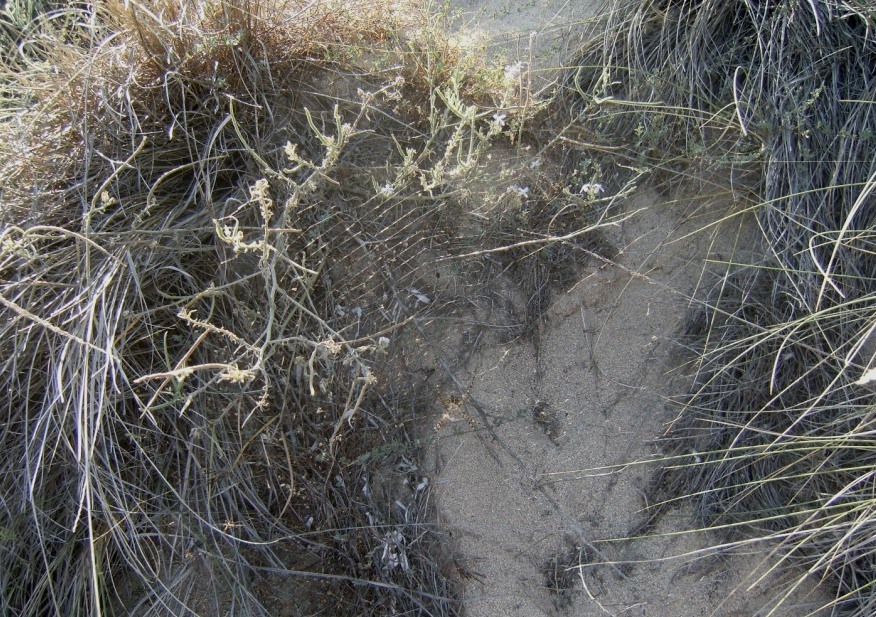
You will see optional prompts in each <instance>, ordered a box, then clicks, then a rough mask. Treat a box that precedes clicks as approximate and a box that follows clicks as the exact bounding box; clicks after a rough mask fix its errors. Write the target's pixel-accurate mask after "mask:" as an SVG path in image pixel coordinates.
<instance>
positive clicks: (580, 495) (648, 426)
mask: <svg viewBox="0 0 876 617" xmlns="http://www.w3.org/2000/svg"><path fill="white" fill-rule="evenodd" d="M455 6H456V7H457V8H458V9H459V10H460V16H459V20H458V21H457V22H456V23H457V24H458V26H457V27H458V28H459V30H458V32H459V36H460V38H461V40H465V41H468V42H469V43H470V44H475V42H478V41H480V42H486V43H487V44H488V48H489V49H490V50H491V51H492V52H493V53H495V54H497V55H498V56H499V57H500V58H501V60H500V61H501V62H508V63H513V62H516V61H517V60H518V59H520V60H522V61H523V62H525V63H529V62H530V61H532V62H533V66H535V67H536V68H538V69H547V68H548V67H549V66H551V65H554V66H555V65H556V63H557V61H558V58H560V57H562V53H561V52H562V51H563V50H564V49H565V48H567V47H568V46H569V45H570V44H572V45H573V44H574V40H575V38H576V36H579V35H580V24H577V23H576V20H580V19H583V18H585V17H587V16H589V15H591V14H592V13H593V12H594V11H595V10H596V9H595V4H593V3H589V2H580V1H579V2H574V3H571V2H566V3H563V2H555V1H550V2H546V1H539V2H537V3H524V4H516V3H510V2H503V1H502V0H489V1H487V2H479V1H473V0H457V2H455ZM459 24H461V25H459ZM558 24H562V25H558ZM576 33H578V34H576ZM570 41H571V43H570ZM530 42H531V43H532V44H533V47H532V50H530ZM543 74H547V71H545V72H544V73H543ZM727 205H728V204H727V203H718V204H705V203H703V202H702V200H698V199H694V198H692V199H688V200H678V199H675V200H671V199H670V198H668V197H661V196H659V195H657V194H656V193H653V192H648V191H640V193H639V194H638V195H637V196H636V197H635V198H634V199H632V200H630V201H629V202H628V203H623V204H618V206H617V207H618V208H622V209H623V210H624V211H625V212H627V213H632V212H636V214H635V215H633V216H632V217H631V218H630V219H629V220H628V221H627V222H626V223H624V225H623V226H621V227H620V228H618V229H615V230H613V231H612V232H611V237H610V238H609V239H610V241H611V242H612V243H613V244H614V245H615V246H616V247H617V248H618V249H619V254H618V256H617V258H616V259H615V263H614V264H611V265H606V264H603V265H596V264H594V265H592V266H591V267H589V268H588V269H587V270H586V271H585V272H584V273H583V276H582V278H581V280H580V281H579V282H578V283H577V284H575V285H574V286H572V287H571V288H569V289H568V290H566V292H565V293H563V294H561V295H560V296H559V297H557V298H555V301H554V303H553V305H552V307H551V308H550V310H549V311H548V315H547V319H546V321H545V323H544V324H542V327H541V330H540V332H539V336H538V339H537V340H538V344H537V345H535V344H533V342H532V341H517V342H514V343H506V344H502V343H498V342H493V343H492V344H489V345H487V346H485V347H483V348H482V349H481V351H480V352H479V353H478V354H477V355H476V356H475V357H474V358H472V359H471V361H470V362H469V363H468V365H467V366H466V367H464V370H463V371H462V373H461V377H462V378H463V379H464V380H465V385H466V386H467V388H468V394H469V396H470V398H471V400H473V401H476V402H478V403H479V404H480V405H481V407H482V409H483V411H485V413H486V414H487V415H488V416H489V417H490V419H491V421H492V423H493V425H494V426H495V433H496V437H498V440H496V439H493V438H491V437H490V436H489V435H488V434H487V432H486V431H485V430H483V428H482V427H481V428H480V429H479V430H477V431H474V430H472V428H470V427H469V425H468V424H467V423H466V422H463V421H462V420H461V418H460V417H458V416H457V417H456V418H455V421H451V422H449V423H448V424H447V425H446V426H444V427H442V428H441V430H440V432H439V436H440V437H439V439H438V441H437V444H436V446H435V448H434V451H433V453H432V463H433V469H432V478H433V486H434V488H435V496H436V505H437V510H438V512H439V516H440V518H441V522H442V523H443V524H444V525H446V526H447V527H448V528H449V529H450V530H451V532H452V535H453V538H454V539H455V542H456V546H457V549H458V551H459V555H460V557H459V574H460V575H461V576H463V577H464V580H465V590H466V591H465V593H466V608H467V611H468V614H470V615H473V616H475V617H479V616H496V615H526V616H529V615H533V616H535V615H555V614H563V615H565V614H568V615H582V616H584V615H650V616H666V617H670V616H672V617H679V616H688V615H691V616H692V615H728V616H730V615H734V616H736V615H739V616H741V615H766V614H767V613H768V612H769V607H768V604H767V599H766V596H765V595H763V594H762V593H758V592H757V591H749V590H748V586H749V585H750V584H751V583H752V582H754V580H755V579H756V578H757V575H755V572H758V571H759V569H760V571H762V570H763V567H764V564H766V563H769V562H768V560H766V557H765V556H764V555H751V556H741V555H735V556H731V555H723V556H720V557H709V558H708V559H702V560H699V561H695V560H693V559H692V558H690V557H688V558H682V559H670V560H666V561H663V560H664V559H667V558H670V557H672V556H677V555H684V554H687V553H691V552H696V551H700V550H702V549H703V548H705V547H706V546H708V545H709V543H714V542H717V541H719V540H718V539H717V538H715V537H713V536H712V537H704V536H703V535H698V534H694V533H682V534H679V532H685V531H686V530H688V529H689V527H688V514H687V513H686V512H684V511H680V510H679V509H674V510H670V511H669V512H668V513H667V514H666V515H665V516H663V517H662V518H661V519H660V521H659V522H658V524H657V527H656V529H655V530H654V531H653V532H652V533H653V534H657V535H660V537H656V538H648V539H637V540H631V541H624V542H610V541H608V540H609V539H611V538H617V537H623V536H626V535H627V534H628V533H629V532H630V531H631V530H632V529H634V528H635V527H636V526H637V525H638V524H639V523H641V522H642V515H641V513H640V510H641V508H642V507H643V505H644V499H645V491H646V488H647V484H648V481H649V476H650V470H651V468H650V467H648V466H647V465H641V466H636V465H632V466H630V465H628V463H630V462H633V461H639V460H645V459H648V458H649V457H652V456H653V455H654V454H655V453H656V448H655V447H654V445H653V440H654V439H655V438H656V437H658V436H659V435H660V433H661V432H662V430H663V427H664V425H665V423H666V422H667V421H668V420H669V419H670V418H669V416H668V414H669V413H670V411H668V406H667V405H666V403H665V401H666V399H667V397H669V396H671V395H673V394H678V393H679V392H680V391H681V388H682V383H679V380H682V378H681V377H679V376H676V375H675V374H674V373H673V372H672V369H671V367H672V357H673V351H674V349H675V348H674V343H673V339H674V336H675V334H676V332H677V329H678V327H679V324H680V320H681V319H682V318H683V316H684V314H685V311H686V310H687V306H688V302H689V298H691V297H692V296H694V295H695V292H696V289H697V286H698V285H699V284H700V282H701V279H702V272H703V268H704V259H705V257H706V256H707V255H711V258H712V259H713V260H715V259H718V260H719V261H720V260H733V259H737V260H738V259H748V258H749V257H748V256H747V255H746V252H749V253H750V252H752V251H753V250H755V249H754V247H752V246H750V245H749V246H748V247H746V246H745V243H744V242H739V241H738V238H739V237H740V236H741V237H743V238H745V237H751V234H744V233H743V234H740V232H739V227H740V221H738V220H734V221H732V222H731V223H729V224H726V225H724V226H720V227H713V228H712V229H710V230H709V231H707V232H701V233H697V234H694V235H690V236H688V235H687V234H690V233H691V232H693V231H696V230H698V229H700V228H702V227H703V226H704V225H706V223H708V222H710V221H713V220H716V219H717V218H718V217H720V216H721V215H722V214H723V213H724V212H726V207H727ZM715 267H719V266H715ZM682 381H683V380H682ZM437 411H438V412H439V413H440V411H441V409H440V408H439V409H437ZM667 534H672V535H667ZM606 561H608V562H617V564H616V565H605V562H606ZM589 562H592V565H586V564H587V563H589ZM579 563H584V564H585V567H583V568H580V569H579V568H573V569H568V568H567V566H574V565H576V564H579ZM784 584H785V583H784V582H783V581H782V580H780V579H777V578H776V577H773V578H770V579H769V580H768V582H767V583H766V584H765V585H763V586H761V587H760V588H759V589H767V590H769V591H770V592H771V593H772V594H775V592H776V590H779V589H782V586H783V585H784ZM551 587H554V588H555V589H554V590H550V589H549V588H551ZM819 600H820V601H822V602H823V601H824V597H823V596H819V595H818V594H817V593H813V594H810V595H809V596H807V594H806V593H804V592H803V591H797V592H795V593H794V594H793V595H792V600H791V601H790V602H789V603H788V604H787V606H786V607H783V608H782V609H781V610H780V611H778V612H776V613H775V614H777V615H786V616H791V615H806V614H809V613H810V611H812V610H813V609H814V608H815V607H816V606H818V604H817V603H818V602H819Z"/></svg>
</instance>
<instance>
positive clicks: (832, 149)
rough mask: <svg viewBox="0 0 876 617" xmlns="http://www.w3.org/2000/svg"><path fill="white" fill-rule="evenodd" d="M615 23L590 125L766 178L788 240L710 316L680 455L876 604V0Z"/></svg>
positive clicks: (705, 482)
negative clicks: (875, 379)
mask: <svg viewBox="0 0 876 617" xmlns="http://www.w3.org/2000/svg"><path fill="white" fill-rule="evenodd" d="M604 25H606V26H607V27H606V30H605V34H604V36H603V37H601V38H599V39H595V40H594V41H593V42H592V43H591V44H590V45H589V46H587V47H585V48H584V49H583V50H582V53H581V58H580V61H579V62H578V64H579V68H578V69H577V70H576V71H573V72H572V73H571V74H570V75H569V79H568V81H567V86H568V87H567V89H566V97H567V101H568V102H569V104H570V105H571V107H572V109H573V110H574V113H575V114H577V116H576V117H577V118H579V119H580V120H581V122H582V124H584V125H585V126H586V127H587V130H588V131H589V132H591V133H594V134H598V135H607V136H610V135H617V134H618V133H617V132H618V131H621V133H620V134H622V135H630V134H632V135H635V136H636V137H637V139H636V141H635V143H634V144H629V143H625V144H616V143H614V142H612V141H611V139H610V138H606V139H604V141H603V142H602V143H601V145H602V146H603V147H604V148H605V149H610V150H611V152H613V153H618V154H621V155H623V156H624V157H625V158H626V159H627V160H628V161H630V162H632V163H633V164H634V165H637V166H641V167H644V168H649V169H655V170H657V171H658V172H661V173H660V174H659V177H662V178H667V177H668V178H669V179H670V180H672V179H674V178H679V177H683V176H690V175H700V176H701V175H703V173H704V172H705V173H706V174H708V173H714V172H715V171H718V172H720V173H723V174H725V175H726V174H727V173H728V172H729V173H734V172H736V171H738V170H743V171H747V172H750V171H752V170H755V171H757V172H758V173H757V177H758V178H759V180H758V181H757V182H756V183H755V184H754V186H753V187H752V188H754V189H755V190H756V194H757V196H756V198H755V203H754V204H753V205H752V206H751V207H750V208H748V209H749V210H752V211H755V212H756V214H757V218H758V222H759V225H760V228H761V231H762V234H763V237H764V240H765V245H766V246H767V247H768V249H769V254H767V255H764V260H763V261H762V262H761V263H756V264H748V265H745V264H742V265H735V266H733V267H731V268H730V270H729V272H726V273H725V275H723V276H720V277H718V278H717V280H715V282H714V286H713V288H712V290H711V293H710V294H709V295H708V297H706V298H703V299H702V300H703V302H702V306H701V309H700V310H699V311H698V312H697V313H696V314H695V315H692V317H691V320H690V326H689V331H688V332H687V334H688V336H689V339H688V342H689V344H690V345H691V347H692V348H693V349H695V350H696V354H695V358H694V359H693V361H692V364H691V366H692V368H693V369H694V370H695V387H694V389H693V392H692V394H691V396H690V397H689V398H688V399H687V401H686V402H685V404H684V405H683V407H682V409H681V412H680V415H679V417H678V419H677V420H676V422H675V423H674V425H673V427H672V429H671V430H670V432H669V433H668V436H667V437H668V440H669V441H668V444H667V447H668V452H669V453H670V454H672V455H673V456H671V457H669V458H668V459H667V466H668V467H670V468H671V469H672V470H674V477H675V480H676V482H677V483H678V485H677V486H680V487H681V488H680V489H679V490H680V491H681V494H682V495H686V496H687V498H688V499H691V500H692V501H693V502H694V504H696V506H697V508H698V510H699V512H700V514H701V516H702V520H703V521H704V522H705V523H706V524H707V525H708V526H709V527H711V528H714V529H719V530H723V531H726V532H728V533H730V532H732V534H731V544H733V543H738V544H740V545H744V544H747V543H750V542H757V541H769V542H772V543H773V546H774V547H775V546H778V548H779V551H778V554H780V555H781V556H782V557H781V559H780V560H779V563H780V564H782V563H785V562H789V561H792V562H794V563H796V564H798V565H800V566H802V568H803V569H804V570H805V571H808V572H809V573H812V574H814V575H816V576H818V577H821V578H823V579H825V580H827V581H829V582H830V583H831V584H832V585H833V586H834V588H835V590H836V596H835V601H834V603H833V606H834V607H835V610H836V611H837V613H838V614H845V615H870V614H872V613H873V610H874V607H876V599H874V598H876V595H874V593H873V588H874V578H873V572H874V567H876V550H874V547H873V542H872V539H873V537H874V533H876V501H874V495H873V491H872V485H873V477H872V476H873V469H874V465H876V448H874V446H873V439H872V434H873V430H874V418H876V416H874V409H876V399H874V391H873V389H872V382H870V383H867V382H868V381H869V377H868V376H871V375H872V369H873V366H874V362H876V356H874V351H876V349H874V345H873V340H874V338H873V337H874V327H876V278H874V272H876V259H874V256H876V207H874V204H873V197H872V192H873V188H874V186H876V185H874V179H876V163H874V159H873V152H874V147H876V124H874V123H876V116H874V114H873V104H874V101H876V91H874V83H876V79H874V78H876V73H874V67H876V47H874V43H873V37H872V31H873V26H874V22H873V12H872V9H871V8H870V7H869V5H868V4H867V3H864V2H854V1H849V0H846V1H825V0H818V1H810V2H795V1H788V2H768V3H763V2H752V1H749V0H734V1H732V2H716V1H711V0H697V1H689V0H683V1H682V0H679V1H669V2H667V1H656V0H643V1H633V2H615V3H613V4H612V5H611V10H610V11H609V12H608V13H607V16H606V19H605V23H604ZM582 130H584V129H582ZM591 137H592V136H591ZM593 140H595V141H598V140H597V139H596V137H593ZM628 164H629V163H628ZM801 581H802V578H801ZM792 592H793V590H792V591H791V592H788V593H789V594H790V593H792ZM787 597H788V596H785V598H787Z"/></svg>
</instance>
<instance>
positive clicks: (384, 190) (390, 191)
mask: <svg viewBox="0 0 876 617" xmlns="http://www.w3.org/2000/svg"><path fill="white" fill-rule="evenodd" d="M380 194H381V195H382V196H384V197H392V196H393V195H394V194H395V188H394V187H393V186H392V184H390V183H389V182H387V183H386V184H384V185H383V186H382V187H381V188H380Z"/></svg>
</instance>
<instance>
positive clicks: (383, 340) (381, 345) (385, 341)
mask: <svg viewBox="0 0 876 617" xmlns="http://www.w3.org/2000/svg"><path fill="white" fill-rule="evenodd" d="M377 347H378V349H382V350H385V349H386V348H387V347H389V338H387V337H385V336H381V337H380V338H379V339H377Z"/></svg>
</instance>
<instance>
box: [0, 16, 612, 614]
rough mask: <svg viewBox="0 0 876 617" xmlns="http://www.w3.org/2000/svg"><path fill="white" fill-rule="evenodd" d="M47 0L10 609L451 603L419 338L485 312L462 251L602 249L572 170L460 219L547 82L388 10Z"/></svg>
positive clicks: (9, 202)
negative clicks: (518, 211)
mask: <svg viewBox="0 0 876 617" xmlns="http://www.w3.org/2000/svg"><path fill="white" fill-rule="evenodd" d="M22 6H23V5H15V7H17V9H22V10H21V11H19V12H18V13H15V15H17V17H16V18H15V20H13V22H14V23H13V22H10V23H13V26H14V27H12V26H10V28H11V29H7V30H5V31H4V32H6V34H7V35H9V32H12V34H11V35H9V36H8V38H7V40H9V41H11V40H13V39H14V40H16V41H17V43H18V46H17V48H16V49H17V50H16V51H15V53H12V52H11V51H10V53H9V54H8V55H7V56H6V57H4V59H3V62H4V64H3V70H2V75H0V82H2V84H3V91H2V97H3V100H2V104H0V110H2V111H0V135H2V137H0V144H2V145H0V174H2V177H3V178H4V179H5V181H4V187H3V192H2V201H0V218H2V223H3V224H2V233H0V311H2V314H3V317H4V319H3V322H2V332H0V341H2V342H0V346H2V356H0V357H2V372H0V375H2V389H0V391H2V398H0V401H2V409H3V410H4V411H3V414H4V415H3V418H2V427H3V429H2V432H0V450H2V452H3V456H2V457H0V476H2V484H0V486H2V491H0V537H2V540H3V542H2V543H0V562H2V563H3V564H4V566H5V567H4V568H3V570H2V572H0V612H3V613H4V614H10V615H21V616H25V615H34V616H36V615H44V614H68V615H98V614H114V613H118V612H122V611H127V612H130V613H133V614H139V615H158V614H163V615H183V614H211V615H214V614H239V615H247V616H249V615H267V614H276V613H279V612H281V611H286V612H288V611H292V613H291V614H315V613H319V612H323V613H328V614H341V613H343V614H368V615H375V614H422V615H449V614H455V613H457V612H458V611H459V604H458V587H457V582H456V581H455V580H454V579H452V578H451V577H449V575H448V574H447V569H446V568H444V567H443V565H444V564H445V562H446V561H447V555H446V554H445V553H446V551H445V549H443V548H442V547H441V546H440V544H441V540H442V536H441V534H440V532H439V530H437V529H435V528H434V527H433V526H432V525H431V524H430V523H429V517H430V512H431V509H430V508H431V505H430V497H429V486H428V481H427V480H426V477H425V474H424V473H423V472H422V471H421V470H420V468H419V465H418V462H417V457H418V455H419V448H420V447H421V444H420V442H419V441H418V440H417V439H416V437H415V435H416V430H415V429H416V427H417V426H419V424H420V422H421V420H422V419H423V417H424V416H425V414H426V413H427V412H429V411H431V408H430V404H431V402H432V398H433V397H434V390H433V388H434V387H435V383H434V382H427V381H426V380H424V379H423V378H422V375H420V374H417V373H415V372H414V371H412V370H410V369H409V367H407V366H406V365H405V358H406V357H407V356H406V355H405V353H402V351H401V346H402V341H405V340H406V336H407V335H406V332H407V330H406V328H409V327H410V326H412V325H414V326H416V328H415V330H414V332H415V333H416V334H417V335H420V334H422V333H423V332H424V328H428V327H429V326H430V324H433V323H435V320H436V318H437V317H439V316H441V315H444V316H446V315H449V314H450V313H451V312H452V310H453V309H454V307H458V306H459V305H460V304H463V305H466V306H467V305H469V304H471V303H476V301H475V300H472V299H470V298H469V299H467V300H460V299H459V294H443V295H442V293H441V291H440V289H439V287H440V286H439V285H436V284H434V281H433V282H432V283H429V280H431V279H428V276H427V275H431V270H429V269H428V267H429V266H430V265H431V264H432V263H433V262H435V261H436V260H437V261H438V262H441V263H449V264H451V265H453V267H455V268H457V269H458V270H459V272H460V274H459V277H461V278H459V279H458V280H459V281H462V282H463V283H465V284H466V285H474V284H475V283H482V282H483V280H484V276H492V277H495V276H498V275H499V274H501V273H502V272H505V271H507V270H508V269H509V268H510V267H511V266H512V265H513V264H514V263H515V262H516V261H517V260H518V259H522V258H524V257H527V258H529V257H533V256H536V257H537V256H542V255H546V254H548V253H549V250H548V249H557V248H562V251H560V253H561V254H558V255H552V256H550V257H549V261H550V263H554V264H556V263H560V262H562V261H563V260H566V261H568V260H570V259H574V257H575V255H578V256H579V257H580V256H581V255H586V254H588V253H589V249H588V248H587V245H586V242H584V237H585V235H586V234H587V233H588V230H589V229H591V228H593V227H596V226H598V224H597V225H590V226H587V225H585V224H584V222H585V219H584V218H582V213H584V212H586V210H587V208H588V203H589V202H588V199H587V198H586V196H585V197H581V196H579V195H573V194H571V193H569V192H568V191H565V192H564V191H563V190H561V189H558V188H556V187H553V188H550V190H548V188H546V187H548V186H549V185H550V183H544V186H545V188H543V189H542V188H539V187H537V186H533V188H532V196H531V197H530V198H528V199H526V200H523V202H521V203H515V205H514V207H516V208H523V209H525V208H529V207H530V206H531V208H532V212H535V213H536V214H534V215H532V216H535V217H536V218H537V219H538V222H537V223H538V224H537V226H536V227H534V228H533V227H532V226H531V225H529V223H528V222H527V220H528V219H527V220H524V219H526V216H524V217H523V219H520V220H521V221H523V222H522V223H521V222H520V221H518V222H517V223H513V224H512V223H508V221H512V222H513V221H516V220H517V219H515V218H514V217H513V216H511V215H510V214H508V213H505V214H503V215H502V217H500V218H501V220H503V221H506V223H503V224H502V225H499V226H498V227H497V226H495V225H492V224H485V223H484V221H485V219H484V217H483V216H481V215H477V216H475V215H472V214H471V213H470V212H469V211H468V210H467V209H466V208H467V203H468V202H467V200H468V199H470V198H471V193H472V189H471V186H472V185H471V184H469V178H471V177H472V175H473V174H475V173H479V172H480V171H481V170H482V169H481V167H482V163H483V158H482V157H483V154H484V152H486V151H487V149H488V148H489V147H490V146H491V144H493V143H495V142H503V143H505V144H506V146H505V147H506V148H507V147H508V146H507V144H509V143H510V142H512V141H515V140H517V139H519V136H520V135H521V134H522V130H523V129H522V127H523V125H524V124H525V120H526V118H527V117H528V114H529V111H528V105H529V104H530V101H528V100H521V99H520V98H519V97H517V98H515V96H516V95H515V94H514V93H515V92H516V90H515V88H514V85H513V84H508V83H505V82H504V81H503V80H502V77H501V71H498V72H497V71H495V70H488V69H487V68H486V67H485V66H484V64H483V62H482V61H481V60H478V59H472V58H470V57H468V56H466V55H465V54H463V53H462V52H460V51H459V50H457V49H455V48H453V46H452V45H450V44H449V43H448V42H447V41H446V40H444V39H443V35H442V34H441V32H440V30H439V29H438V28H436V27H435V25H434V23H432V22H430V20H429V19H428V18H427V17H426V16H424V15H420V14H418V13H417V12H416V11H412V10H409V7H404V6H402V7H397V8H394V7H395V4H394V3H388V2H375V1H373V0H369V1H368V2H318V3H314V2H304V1H299V0H288V1H268V0H263V1H261V2H243V1H236V0H228V1H221V2H219V1H217V2H207V1H204V2H191V3H177V2H161V1H155V2H124V3H122V2H116V1H108V2H105V3H101V4H97V5H96V6H95V8H90V7H84V6H83V7H82V8H77V9H70V8H66V9H64V8H62V9H58V10H54V11H52V10H49V12H45V13H44V12H41V11H40V7H36V6H33V7H30V8H33V11H32V12H27V11H24V10H23V8H22ZM15 7H14V8H15ZM24 8H27V7H24ZM51 8H52V7H51V6H48V5H47V6H46V7H43V9H45V10H48V9H51ZM17 9H16V10H17ZM12 14H13V13H12V12H10V13H9V15H12ZM7 25H9V24H7ZM506 120H507V122H506ZM512 127H513V131H512ZM545 155H546V156H547V153H546V154H545ZM505 181H507V179H506V180H505ZM494 197H496V199H497V203H503V200H502V199H499V198H498V197H500V196H498V197H497V196H496V195H494ZM547 204H550V205H551V207H552V208H556V209H557V210H556V211H550V210H549V209H547ZM564 204H565V205H564ZM527 211H528V210H527ZM527 216H529V215H527ZM518 218H519V217H518ZM605 222H606V221H603V223H605ZM518 223H519V224H518ZM582 225H583V228H582ZM573 228H574V232H573V233H570V230H572V229H573ZM579 242H580V243H579ZM506 244H507V245H511V247H512V248H511V249H508V250H506V249H505V248H504V246H505V245H506ZM515 248H516V250H519V251H523V252H522V253H520V254H519V255H518V256H516V257H513V258H512V257H511V253H510V252H509V251H511V250H512V249H515ZM497 255H498V256H499V257H497ZM531 263H536V262H531ZM497 264H498V265H499V266H500V268H499V270H501V272H500V273H499V274H497V273H496V272H494V271H492V270H491V271H492V274H489V275H485V274H484V272H485V271H486V270H489V269H493V270H495V268H496V265H497ZM533 267H535V266H533ZM546 267H547V266H546ZM466 277H468V278H466ZM532 284H533V285H535V286H536V287H537V288H539V289H541V288H542V287H543V286H542V285H540V284H538V282H537V281H536V282H532ZM429 285H431V287H429ZM462 295H463V296H464V295H465V294H462ZM492 301H493V300H492V299H490V298H486V300H485V302H486V304H487V305H489V304H490V303H491V302H492ZM534 318H536V316H535V314H534V313H533V314H532V315H529V314H528V313H527V317H526V320H529V321H531V320H532V319H534ZM521 321H522V320H521ZM529 321H527V322H526V323H529Z"/></svg>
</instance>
